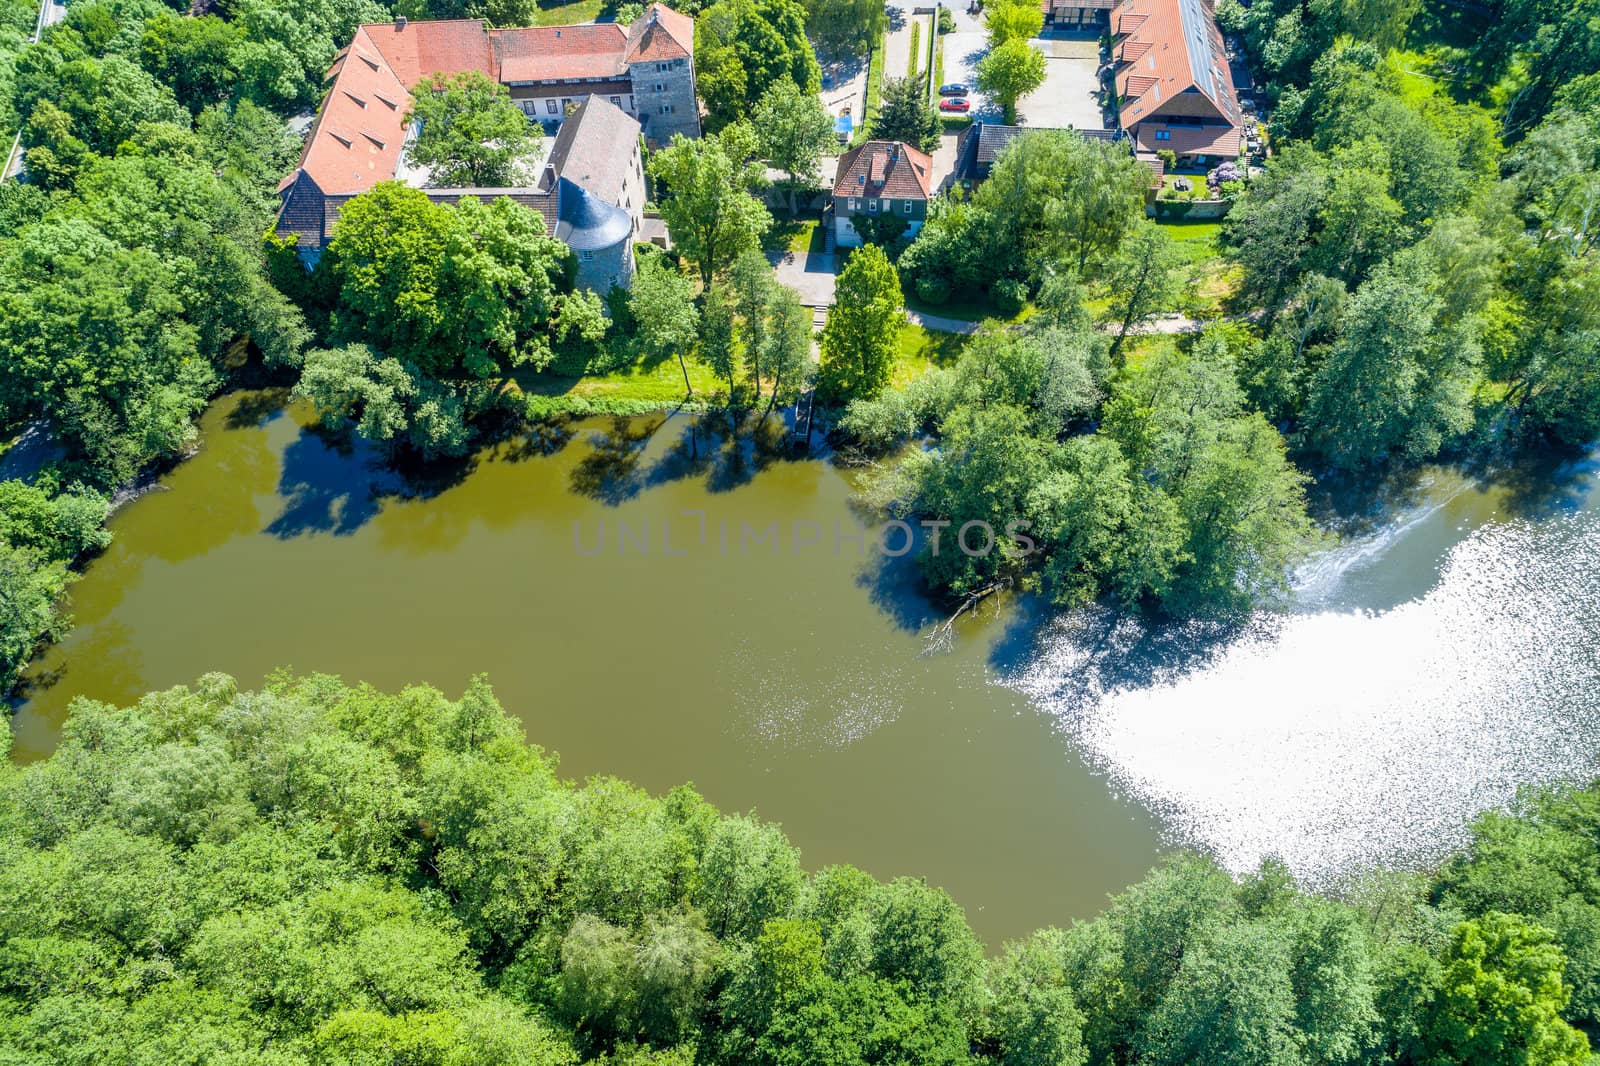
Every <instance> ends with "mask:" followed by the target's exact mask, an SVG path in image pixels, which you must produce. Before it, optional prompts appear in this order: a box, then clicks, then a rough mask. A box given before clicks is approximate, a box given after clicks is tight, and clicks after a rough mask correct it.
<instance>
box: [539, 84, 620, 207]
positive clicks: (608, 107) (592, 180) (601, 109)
mask: <svg viewBox="0 0 1600 1066" xmlns="http://www.w3.org/2000/svg"><path fill="white" fill-rule="evenodd" d="M638 148H639V123H638V122H636V121H634V120H633V119H632V118H631V117H629V116H628V115H627V114H626V113H625V112H624V111H623V110H622V109H621V108H620V107H617V106H616V105H615V104H613V103H611V102H610V101H609V100H606V99H604V98H603V97H599V96H590V97H588V98H587V99H585V100H584V101H583V103H581V104H579V105H578V109H577V110H576V111H574V112H573V113H572V117H570V118H568V119H567V120H566V121H565V122H563V123H562V124H561V132H560V133H558V134H556V143H555V144H554V145H553V146H552V147H551V149H550V159H549V164H550V166H552V167H554V168H555V172H556V173H557V174H558V175H560V176H561V177H563V178H565V179H566V180H568V181H570V182H573V183H574V184H577V185H581V186H583V187H584V188H585V189H587V190H589V191H590V192H592V193H594V194H595V195H596V196H598V197H600V199H602V200H604V201H605V202H606V203H608V204H614V203H616V202H617V201H618V200H620V199H622V185H623V182H624V181H626V180H627V176H628V170H629V168H630V167H632V166H633V156H634V153H635V152H636V151H638Z"/></svg>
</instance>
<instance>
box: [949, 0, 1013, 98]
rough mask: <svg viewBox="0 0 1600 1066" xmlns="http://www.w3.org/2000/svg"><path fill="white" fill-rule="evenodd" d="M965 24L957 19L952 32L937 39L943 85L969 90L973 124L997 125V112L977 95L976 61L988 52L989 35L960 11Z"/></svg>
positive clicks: (980, 95) (980, 94) (964, 12)
mask: <svg viewBox="0 0 1600 1066" xmlns="http://www.w3.org/2000/svg"><path fill="white" fill-rule="evenodd" d="M961 14H962V17H963V18H965V25H963V24H962V22H961V21H960V20H958V21H957V23H956V31H955V32H954V33H949V34H946V35H945V36H944V37H942V38H941V41H942V43H943V44H944V82H945V84H946V85H950V84H952V83H954V84H958V85H965V86H966V87H967V88H968V89H970V90H972V91H971V93H970V94H969V95H968V96H967V99H969V100H971V101H972V112H971V114H972V118H973V120H974V121H980V120H981V121H983V122H999V121H1000V117H1001V116H1000V109H999V108H998V107H996V106H995V105H994V104H992V103H990V102H989V100H988V98H987V97H985V96H984V95H983V94H982V93H980V92H978V60H980V59H982V58H983V57H984V55H985V54H986V53H987V52H988V51H989V34H988V33H987V32H986V31H985V30H984V29H983V27H982V26H981V25H978V24H977V22H976V20H975V19H973V18H971V17H970V16H967V15H966V11H965V9H962V12H961Z"/></svg>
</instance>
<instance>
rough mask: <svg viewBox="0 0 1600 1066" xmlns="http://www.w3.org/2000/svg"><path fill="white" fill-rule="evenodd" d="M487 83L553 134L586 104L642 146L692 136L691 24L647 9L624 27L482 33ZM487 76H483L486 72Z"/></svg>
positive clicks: (666, 11)
mask: <svg viewBox="0 0 1600 1066" xmlns="http://www.w3.org/2000/svg"><path fill="white" fill-rule="evenodd" d="M484 32H485V34H486V37H487V39H488V42H489V48H490V51H491V53H492V62H493V66H494V72H493V76H494V77H495V78H496V79H497V80H498V81H500V82H501V83H502V84H503V85H505V86H507V87H508V88H509V89H510V90H511V99H512V100H513V101H515V102H516V104H517V106H519V107H521V108H522V111H523V113H524V114H526V115H527V116H528V117H529V118H531V119H533V120H535V121H537V122H541V123H544V124H545V125H547V126H555V125H559V124H560V123H562V122H563V121H564V120H565V119H566V116H567V115H569V114H571V113H572V110H573V109H574V108H575V107H577V106H578V105H579V104H580V103H582V102H583V101H584V100H585V99H587V98H589V97H590V96H598V97H601V98H603V99H604V100H606V101H607V102H608V103H610V104H612V105H613V106H615V107H616V108H617V109H618V110H620V111H622V112H623V113H624V114H627V115H631V116H633V117H634V118H635V119H637V120H638V122H639V125H640V126H641V127H642V128H643V129H644V134H645V137H646V139H647V140H649V141H650V142H651V143H654V144H666V143H668V142H669V141H671V140H672V138H673V137H674V136H676V135H679V134H681V135H683V136H685V137H698V136H699V135H700V105H699V98H698V96H697V95H696V87H695V70H694V20H693V19H691V18H689V16H687V15H680V14H679V13H678V12H676V11H673V10H672V9H671V8H668V7H664V6H662V5H660V4H656V5H653V6H652V7H651V8H650V9H649V10H647V11H646V12H645V13H644V14H643V15H641V16H640V17H639V18H638V19H636V20H635V21H634V22H633V23H632V24H631V25H629V26H626V27H623V26H619V25H617V24H616V23H593V24H588V25H582V26H547V27H546V26H539V27H529V28H526V29H513V30H485V31H484ZM486 73H487V72H486Z"/></svg>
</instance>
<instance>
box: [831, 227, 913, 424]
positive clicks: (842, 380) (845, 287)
mask: <svg viewBox="0 0 1600 1066" xmlns="http://www.w3.org/2000/svg"><path fill="white" fill-rule="evenodd" d="M902 308H903V301H902V297H901V295H900V279H899V278H898V277H897V276H896V275H895V270H894V265H893V264H891V263H890V262H889V257H888V256H886V255H884V253H883V249H881V248H879V247H878V246H877V245H873V244H868V245H864V246H863V247H861V248H859V249H857V250H856V251H854V252H853V253H851V255H850V261H849V262H848V263H846V264H845V268H844V270H843V271H841V272H840V274H839V281H838V286H837V289H836V296H835V302H834V305H833V308H832V309H831V310H830V311H829V312H828V322H827V325H825V326H824V327H823V329H822V380H823V385H824V387H825V388H826V389H827V392H828V395H829V396H830V397H831V398H832V399H834V400H835V401H846V400H851V399H855V398H857V397H869V398H870V397H872V396H876V395H877V394H878V393H879V392H881V391H882V390H883V387H884V386H885V385H887V384H888V383H889V374H890V371H891V370H892V368H893V365H894V352H895V345H896V340H897V338H898V336H899V328H900V321H901V319H900V315H901V310H902Z"/></svg>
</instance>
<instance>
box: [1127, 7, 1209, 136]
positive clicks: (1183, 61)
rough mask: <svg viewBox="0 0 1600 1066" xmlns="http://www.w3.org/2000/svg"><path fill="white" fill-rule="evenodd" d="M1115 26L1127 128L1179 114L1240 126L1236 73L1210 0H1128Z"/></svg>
mask: <svg viewBox="0 0 1600 1066" xmlns="http://www.w3.org/2000/svg"><path fill="white" fill-rule="evenodd" d="M1116 26H1117V32H1118V34H1119V35H1120V36H1122V37H1123V38H1124V39H1123V41H1122V43H1121V45H1120V47H1119V49H1118V58H1119V64H1118V69H1117V72H1116V81H1117V95H1118V97H1119V98H1120V99H1121V101H1122V104H1121V119H1122V127H1123V128H1124V129H1126V130H1129V131H1135V130H1136V129H1137V127H1138V126H1139V125H1140V124H1141V123H1145V122H1149V121H1151V120H1152V119H1161V118H1167V117H1178V116H1182V117H1185V118H1189V119H1194V120H1197V121H1200V120H1207V121H1210V122H1211V123H1213V124H1214V127H1215V128H1227V127H1232V128H1237V126H1238V124H1239V115H1240V112H1239V101H1238V98H1237V96H1236V95H1235V93H1234V88H1233V76H1232V74H1231V73H1230V72H1229V69H1228V59H1227V55H1226V53H1225V52H1224V51H1223V47H1222V36H1221V35H1220V34H1219V33H1218V32H1217V26H1216V21H1215V19H1214V18H1213V15H1212V11H1211V7H1210V5H1209V4H1208V3H1207V2H1206V0H1124V3H1123V4H1122V6H1121V7H1120V8H1118V9H1117V16H1116ZM1211 136H1215V133H1213V134H1212V135H1211ZM1141 141H1142V138H1141ZM1235 141H1237V138H1235ZM1162 147H1166V145H1163V146H1162Z"/></svg>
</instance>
